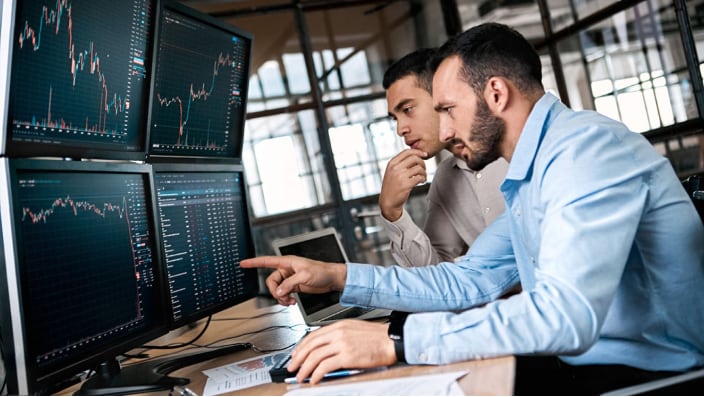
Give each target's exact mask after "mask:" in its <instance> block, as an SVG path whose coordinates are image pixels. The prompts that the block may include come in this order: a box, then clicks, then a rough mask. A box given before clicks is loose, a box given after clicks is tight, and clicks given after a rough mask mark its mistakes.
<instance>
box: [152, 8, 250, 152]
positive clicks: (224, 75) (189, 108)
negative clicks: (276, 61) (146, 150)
mask: <svg viewBox="0 0 704 397" xmlns="http://www.w3.org/2000/svg"><path fill="white" fill-rule="evenodd" d="M160 23H161V24H160V35H159V43H158V48H157V55H156V57H157V58H156V59H157V61H156V67H155V72H154V73H155V74H154V79H155V82H154V92H153V95H152V98H153V99H152V105H151V107H152V110H151V126H150V152H151V153H152V154H157V155H159V154H161V155H195V156H206V157H232V156H234V155H235V151H236V146H238V144H237V143H235V142H236V141H235V140H237V139H240V138H241V137H240V135H241V130H240V129H241V127H242V121H243V117H244V109H243V102H244V98H243V97H242V96H243V93H244V92H246V90H245V88H246V87H244V86H245V85H246V84H247V78H248V75H247V68H248V64H247V63H246V62H247V59H248V58H247V57H248V55H249V52H248V51H249V42H248V41H246V40H244V39H243V38H241V37H238V36H236V35H233V33H231V32H229V31H227V30H220V29H217V28H214V27H213V26H212V25H209V24H207V23H204V22H202V21H199V20H197V19H193V18H190V17H189V16H188V15H184V14H180V13H178V12H176V11H174V10H168V9H167V10H165V11H164V13H163V15H162V17H161V20H160Z"/></svg>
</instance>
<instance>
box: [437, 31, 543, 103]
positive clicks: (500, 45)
mask: <svg viewBox="0 0 704 397" xmlns="http://www.w3.org/2000/svg"><path fill="white" fill-rule="evenodd" d="M451 56H458V57H460V58H461V59H462V63H463V65H464V67H463V69H462V72H461V73H462V76H461V77H462V78H464V79H466V81H467V83H468V84H469V85H470V87H472V89H473V90H474V91H475V92H477V93H481V91H482V90H483V89H484V86H485V85H486V82H487V81H488V80H489V78H491V77H494V76H502V77H505V78H507V79H509V80H511V81H512V82H513V83H514V84H515V85H516V86H517V87H518V89H519V90H521V91H522V92H530V91H533V90H538V89H539V90H542V89H543V84H542V68H541V64H540V57H539V56H538V53H537V52H536V51H535V49H534V48H533V46H532V45H531V44H530V43H529V42H528V41H527V40H526V39H525V38H524V37H523V36H522V35H521V34H520V33H518V32H517V31H516V30H514V29H513V28H511V27H509V26H507V25H503V24H500V23H495V22H490V23H484V24H481V25H477V26H474V27H472V28H470V29H468V30H466V31H464V32H462V33H460V34H458V35H456V36H454V37H452V38H450V39H449V40H448V41H447V42H446V43H445V44H443V45H442V47H440V49H439V50H438V51H437V52H436V54H435V56H434V57H433V59H432V60H431V61H430V68H431V69H432V70H433V72H435V71H436V70H437V68H438V66H439V65H440V63H442V61H444V60H445V59H447V58H448V57H451Z"/></svg>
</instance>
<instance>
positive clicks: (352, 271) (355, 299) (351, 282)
mask: <svg viewBox="0 0 704 397" xmlns="http://www.w3.org/2000/svg"><path fill="white" fill-rule="evenodd" d="M370 285H374V268H373V265H366V264H360V263H351V262H350V263H347V278H346V280H345V288H344V289H343V290H342V294H341V295H340V303H341V304H343V305H345V306H347V305H354V306H362V307H369V303H370V302H371V298H372V293H373V292H374V289H373V288H369V286H370Z"/></svg>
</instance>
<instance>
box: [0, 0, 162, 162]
mask: <svg viewBox="0 0 704 397" xmlns="http://www.w3.org/2000/svg"><path fill="white" fill-rule="evenodd" d="M10 3H13V1H12V0H10ZM15 3H16V4H15V10H14V19H13V20H11V21H12V22H13V23H14V26H13V29H12V32H13V33H12V37H11V41H10V43H11V44H10V47H11V50H8V53H10V55H11V60H10V70H9V73H8V74H9V77H10V94H9V101H8V104H9V105H8V112H7V117H6V119H7V120H6V123H5V124H6V125H3V126H2V127H3V130H5V129H6V131H5V132H6V137H3V138H4V140H3V141H4V143H5V146H6V147H5V150H6V154H7V155H8V156H11V157H29V156H53V157H71V158H106V159H142V160H143V159H144V157H145V153H146V142H147V137H146V126H147V124H148V121H147V116H148V103H149V84H150V81H149V76H148V75H149V73H148V71H147V67H146V65H151V61H152V59H151V55H152V47H153V44H152V38H153V27H154V23H153V15H154V14H155V11H156V0H124V1H113V0H73V1H48V0H15ZM3 23H4V22H3Z"/></svg>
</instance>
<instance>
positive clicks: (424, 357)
mask: <svg viewBox="0 0 704 397" xmlns="http://www.w3.org/2000/svg"><path fill="white" fill-rule="evenodd" d="M418 361H420V362H422V363H425V362H428V355H427V354H425V353H421V354H420V355H419V356H418Z"/></svg>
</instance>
